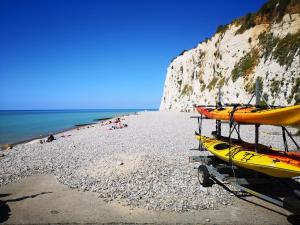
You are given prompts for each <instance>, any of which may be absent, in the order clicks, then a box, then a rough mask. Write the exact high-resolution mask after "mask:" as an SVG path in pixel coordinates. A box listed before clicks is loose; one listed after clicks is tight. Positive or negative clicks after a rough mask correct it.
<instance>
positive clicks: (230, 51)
mask: <svg viewBox="0 0 300 225" xmlns="http://www.w3.org/2000/svg"><path fill="white" fill-rule="evenodd" d="M256 78H258V79H259V81H260V83H261V84H262V85H261V86H262V88H261V92H262V93H263V96H264V98H265V99H266V100H267V101H268V103H269V104H271V105H273V104H275V105H291V104H295V103H296V102H299V101H300V92H299V87H300V0H270V1H269V2H268V3H266V4H265V5H264V6H263V7H262V8H261V9H260V10H259V11H258V12H257V13H255V14H248V15H247V16H245V17H243V18H239V19H237V20H235V21H233V22H232V23H231V24H228V25H226V26H220V27H219V28H218V30H217V33H216V34H215V35H214V36H213V37H211V38H210V39H208V40H206V41H204V42H202V43H200V44H198V46H197V47H196V48H194V49H191V50H188V51H185V52H183V53H182V54H181V55H179V56H178V57H176V58H175V59H174V60H173V61H172V62H171V64H170V65H169V67H168V70H167V77H166V81H165V86H164V93H163V97H162V100H161V105H160V110H173V111H191V110H193V104H215V102H216V101H215V100H216V96H217V92H218V89H219V87H220V88H221V93H222V102H223V103H247V102H248V100H250V98H251V96H252V94H253V93H254V90H255V88H254V87H255V86H254V85H255V80H256Z"/></svg>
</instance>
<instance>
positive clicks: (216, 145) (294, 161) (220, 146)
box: [196, 135, 300, 178]
mask: <svg viewBox="0 0 300 225" xmlns="http://www.w3.org/2000/svg"><path fill="white" fill-rule="evenodd" d="M196 138H197V139H198V140H199V141H200V142H201V144H202V146H203V147H204V148H205V149H206V150H207V151H209V152H211V153H212V154H213V155H215V156H216V157H217V158H219V159H221V160H223V161H226V162H229V156H231V157H230V158H231V161H232V163H233V164H234V165H236V166H239V167H243V168H247V169H250V170H254V171H257V172H260V173H263V174H266V175H269V176H272V177H280V178H291V177H296V176H300V154H299V153H297V152H284V151H279V150H276V149H273V148H271V147H267V146H264V145H260V152H255V145H254V144H250V143H246V142H241V143H238V142H233V143H232V144H231V145H229V142H228V141H226V139H223V140H222V139H221V140H217V139H214V138H209V137H205V136H200V135H196Z"/></svg>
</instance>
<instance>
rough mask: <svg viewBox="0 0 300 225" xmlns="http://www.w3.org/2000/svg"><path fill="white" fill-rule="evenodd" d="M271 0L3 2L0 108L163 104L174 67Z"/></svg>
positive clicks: (0, 9)
mask: <svg viewBox="0 0 300 225" xmlns="http://www.w3.org/2000/svg"><path fill="white" fill-rule="evenodd" d="M264 2H265V1H264V0H235V1H234V0H212V1H207V0H206V1H201V0H194V1H192V0H181V1H177V0H170V1H168V0H139V1H138V0H127V1H126V0H123V1H122V0H119V1H117V0H112V1H109V0H82V1H75V0H73V1H71V0H68V1H67V0H57V1H56V0H35V1H33V0H19V1H15V0H0V28H1V33H0V84H1V89H0V109H80V108H81V109H100V108H158V107H159V103H160V100H161V96H162V93H163V86H164V81H165V76H166V71H167V67H168V65H169V63H170V61H171V59H172V58H173V57H175V56H176V55H178V54H179V53H180V52H181V51H182V50H184V49H190V48H193V47H194V46H196V45H197V44H198V43H199V42H200V41H202V40H204V39H205V38H206V37H210V36H212V35H213V33H214V32H215V30H216V28H217V26H218V25H220V24H225V23H229V22H230V21H232V20H233V19H234V18H237V17H240V16H243V15H245V14H246V13H248V12H254V11H256V10H258V9H259V8H260V7H261V6H262V4H263V3H264Z"/></svg>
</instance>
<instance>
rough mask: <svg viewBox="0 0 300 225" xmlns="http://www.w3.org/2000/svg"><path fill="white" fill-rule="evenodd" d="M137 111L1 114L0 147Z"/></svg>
mask: <svg viewBox="0 0 300 225" xmlns="http://www.w3.org/2000/svg"><path fill="white" fill-rule="evenodd" d="M137 111H141V110H138V109H122V110H120V109H118V110H112V109H102V110H1V111H0V144H4V143H15V142H18V141H23V140H27V139H30V138H34V137H38V136H42V135H46V134H51V133H54V132H58V131H61V130H63V129H68V128H72V127H74V125H75V124H83V123H92V122H94V121H93V120H94V119H99V118H107V117H115V116H121V115H125V114H128V113H133V112H137Z"/></svg>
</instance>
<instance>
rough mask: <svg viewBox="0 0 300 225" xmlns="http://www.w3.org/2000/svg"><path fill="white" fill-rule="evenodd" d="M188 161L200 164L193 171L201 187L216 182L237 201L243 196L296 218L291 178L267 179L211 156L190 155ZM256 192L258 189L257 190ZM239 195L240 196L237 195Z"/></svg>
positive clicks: (297, 201) (297, 196)
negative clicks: (250, 197)
mask: <svg viewBox="0 0 300 225" xmlns="http://www.w3.org/2000/svg"><path fill="white" fill-rule="evenodd" d="M192 150H195V149H192ZM202 151H206V149H205V148H204V147H202ZM189 162H191V163H192V162H198V163H200V165H199V166H198V167H195V168H194V169H197V172H198V181H199V183H200V184H201V185H202V186H203V187H210V186H211V185H212V184H214V183H217V184H219V185H221V186H223V187H224V188H225V189H227V190H228V191H229V192H231V193H233V194H235V195H236V196H237V197H239V198H240V197H243V196H244V194H250V195H253V196H255V197H257V198H260V199H262V200H264V201H267V202H270V203H272V204H274V205H277V206H279V207H281V208H284V209H286V210H288V211H290V212H291V213H293V214H295V215H300V191H299V190H298V189H299V183H298V182H296V181H295V180H293V179H282V178H274V177H270V176H267V175H264V174H261V173H258V172H255V171H252V170H248V169H244V168H240V167H237V166H235V165H231V164H229V163H227V162H225V161H222V160H220V159H218V158H217V157H215V156H213V155H207V156H190V157H189ZM226 184H229V185H231V186H232V187H233V189H235V191H232V190H231V189H229V188H228V187H227V186H226ZM251 187H252V188H251ZM266 187H271V188H266ZM259 189H261V190H260V191H259ZM266 189H267V190H266ZM279 189H281V190H279ZM236 190H238V191H236ZM282 190H283V192H282ZM241 192H242V193H243V194H240V193H241ZM270 192H272V193H270ZM270 194H271V195H270Z"/></svg>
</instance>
